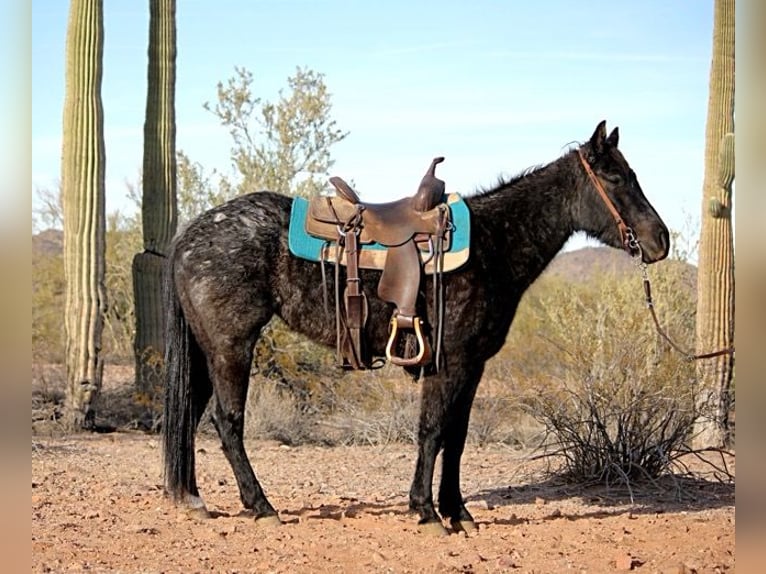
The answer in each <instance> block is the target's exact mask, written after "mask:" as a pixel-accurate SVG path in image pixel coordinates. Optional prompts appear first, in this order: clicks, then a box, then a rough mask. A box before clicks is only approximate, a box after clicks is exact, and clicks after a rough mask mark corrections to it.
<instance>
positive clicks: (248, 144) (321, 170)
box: [205, 68, 348, 197]
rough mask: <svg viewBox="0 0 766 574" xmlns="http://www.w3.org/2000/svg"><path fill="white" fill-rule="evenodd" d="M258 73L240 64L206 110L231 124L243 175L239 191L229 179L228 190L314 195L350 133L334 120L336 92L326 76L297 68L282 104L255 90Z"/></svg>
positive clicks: (234, 158)
mask: <svg viewBox="0 0 766 574" xmlns="http://www.w3.org/2000/svg"><path fill="white" fill-rule="evenodd" d="M252 84H253V75H252V73H251V72H249V71H248V70H247V69H245V68H235V75H234V77H232V78H230V79H229V80H228V81H227V82H226V83H225V84H224V83H219V84H218V101H217V103H216V104H215V105H212V104H210V103H209V102H207V103H206V104H205V108H206V109H207V110H209V111H210V112H212V113H213V114H214V115H215V116H216V117H217V118H218V119H219V120H220V122H221V124H222V125H223V126H225V127H226V128H228V130H229V133H230V134H231V137H232V140H233V142H234V145H233V147H232V150H231V158H232V162H233V163H234V166H235V167H236V169H237V172H238V175H239V182H238V183H237V184H236V185H235V186H233V187H235V188H236V189H226V188H227V187H232V184H231V183H230V182H229V181H228V180H226V179H225V178H224V179H222V181H221V184H222V185H221V187H222V191H223V192H224V193H225V194H228V195H232V194H237V193H246V192H249V191H256V190H260V189H268V190H271V191H278V192H281V193H287V194H290V195H301V196H304V197H305V196H309V195H311V194H313V193H316V192H317V191H318V190H320V189H322V188H323V187H324V186H325V185H326V184H325V181H326V179H325V176H327V175H328V174H329V170H330V168H331V167H332V165H333V163H334V160H333V159H332V157H331V155H330V148H331V147H332V146H333V145H334V144H336V143H338V142H340V141H342V140H343V139H344V138H345V137H346V136H347V135H348V132H344V131H342V130H340V129H339V128H338V127H337V124H336V122H335V120H333V119H332V117H331V115H330V112H331V110H332V103H331V95H330V92H329V91H328V89H327V85H326V84H325V82H324V76H323V75H322V74H320V73H317V72H314V71H312V70H309V69H303V68H297V69H296V71H295V74H294V75H293V76H291V77H289V78H288V79H287V86H288V90H287V91H286V92H285V90H280V92H279V98H278V101H277V102H276V103H272V102H269V101H263V100H262V99H261V98H259V97H256V96H255V95H254V94H253V91H252Z"/></svg>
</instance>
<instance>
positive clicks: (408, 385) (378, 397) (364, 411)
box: [324, 365, 420, 445]
mask: <svg viewBox="0 0 766 574" xmlns="http://www.w3.org/2000/svg"><path fill="white" fill-rule="evenodd" d="M327 390H328V395H327V404H328V407H329V408H328V416H327V418H326V419H325V422H324V426H325V428H326V429H327V430H326V434H327V436H328V437H331V438H332V440H333V441H334V442H337V443H341V444H346V445H350V444H367V445H385V444H390V443H396V442H405V443H414V442H416V441H417V432H418V431H417V428H418V427H417V425H418V413H419V405H420V386H419V385H418V384H417V383H416V382H414V381H413V380H412V378H411V377H410V376H409V375H406V374H404V373H403V371H401V369H399V368H398V367H393V366H391V365H387V366H385V367H384V368H382V369H380V370H375V371H366V372H356V373H347V374H346V375H345V376H343V377H342V378H339V379H337V380H335V381H334V384H333V385H332V386H328V388H327Z"/></svg>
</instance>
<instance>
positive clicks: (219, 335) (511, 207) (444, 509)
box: [163, 122, 669, 533]
mask: <svg viewBox="0 0 766 574" xmlns="http://www.w3.org/2000/svg"><path fill="white" fill-rule="evenodd" d="M618 138H619V135H618V131H617V129H614V130H613V131H612V132H611V133H610V134H609V135H608V136H607V133H606V124H605V122H601V123H600V124H599V125H598V127H597V128H596V130H595V132H594V133H593V135H592V136H591V138H590V140H588V141H587V142H586V143H584V144H582V145H580V146H579V147H575V148H572V149H570V150H568V151H567V152H566V153H564V155H562V156H561V157H559V158H558V159H557V160H555V161H553V162H552V163H549V164H547V165H544V166H542V167H537V168H535V169H531V170H528V171H526V172H524V173H522V174H521V175H519V176H516V177H514V178H512V179H510V180H509V181H501V182H500V183H498V184H497V185H496V186H495V187H494V188H493V189H490V190H485V191H481V192H478V193H477V194H476V195H472V196H469V197H467V198H466V202H467V204H468V208H469V210H470V213H471V256H470V258H469V260H468V262H467V263H466V264H464V265H463V266H462V267H461V268H460V269H459V270H457V271H453V272H451V273H447V274H445V275H444V276H443V279H442V280H443V288H444V298H445V311H444V321H443V325H442V328H443V346H442V365H441V368H440V369H439V370H438V371H436V370H435V369H426V371H425V374H424V376H423V377H422V381H421V384H422V396H421V406H420V420H419V430H418V458H417V464H416V467H415V476H414V478H413V481H412V486H411V488H410V492H409V505H410V508H411V509H412V510H413V511H414V512H416V513H418V514H419V517H420V524H421V525H423V526H424V527H425V529H426V530H433V531H434V532H441V533H444V532H446V529H445V528H444V526H443V525H442V519H441V517H440V515H439V514H437V511H436V508H435V506H434V500H433V495H432V481H433V475H434V465H435V461H436V456H437V453H438V452H439V450H441V451H442V453H443V455H442V458H443V460H442V465H443V467H442V474H441V483H440V485H439V495H438V503H439V512H440V514H441V516H442V517H444V518H445V519H448V520H449V522H450V525H451V527H452V528H453V529H454V530H456V531H457V530H465V531H468V532H470V531H472V530H474V529H475V528H476V527H475V523H474V520H473V517H472V516H471V515H470V513H469V512H468V511H467V510H466V507H465V505H464V504H463V497H462V494H461V492H460V458H461V456H462V453H463V448H464V446H465V440H466V432H467V428H468V418H469V414H470V410H471V404H472V402H473V399H474V395H475V393H476V388H477V386H478V384H479V380H480V379H481V376H482V372H483V370H484V364H485V362H486V361H487V360H488V359H489V358H490V357H492V356H493V355H494V354H495V353H497V352H498V350H500V348H501V347H502V345H503V343H504V342H505V339H506V335H507V333H508V330H509V328H510V326H511V321H512V320H513V316H514V314H515V312H516V307H517V306H518V304H519V300H520V299H521V296H522V294H523V293H524V291H525V290H526V289H527V287H529V285H530V284H531V283H532V282H533V281H534V280H535V279H536V278H537V277H538V276H539V275H540V273H542V271H543V270H544V269H545V267H546V265H548V263H550V261H551V260H552V259H553V257H554V256H555V255H556V254H557V253H558V252H559V250H560V249H561V248H562V246H563V245H564V243H565V242H566V241H567V239H568V238H569V237H570V236H571V235H572V234H573V233H575V232H577V231H584V232H585V233H586V234H587V235H589V236H591V237H594V238H597V239H599V240H600V241H601V242H603V243H605V244H606V245H609V246H612V247H615V248H618V249H626V250H628V251H629V252H631V254H632V255H639V256H640V257H642V258H643V261H644V262H646V263H652V262H655V261H659V260H661V259H663V258H664V257H666V256H667V253H668V247H669V245H668V244H669V238H668V230H667V228H666V227H665V225H664V224H663V222H662V220H661V219H660V217H659V216H658V215H657V213H656V212H655V210H654V208H653V207H652V206H651V205H650V203H649V201H647V199H646V197H644V194H643V192H642V190H641V186H640V185H639V183H638V180H637V179H636V175H635V173H634V172H633V170H632V169H631V168H630V166H629V165H628V162H627V161H626V160H625V158H624V157H623V155H622V153H621V152H620V151H619V150H618V149H617V142H618ZM599 188H600V189H599ZM291 205H292V199H291V198H289V197H286V196H284V195H280V194H277V193H271V192H266V191H264V192H258V193H251V194H248V195H243V196H240V197H237V198H235V199H233V200H231V201H229V202H228V203H225V204H223V205H221V206H218V207H216V208H214V209H211V210H209V211H207V212H206V213H203V214H202V215H200V216H199V217H198V218H197V219H195V220H194V221H192V222H191V223H190V224H189V225H188V227H186V229H184V230H183V232H181V233H180V234H179V235H178V237H177V238H176V239H175V242H174V245H173V247H172V250H171V252H170V254H169V257H168V260H167V265H168V267H167V273H166V285H165V303H166V306H167V323H166V330H167V333H166V337H167V339H166V371H167V380H166V396H165V413H164V417H165V418H164V424H163V441H164V445H163V446H164V471H165V488H166V492H167V493H168V494H169V495H170V496H172V497H173V498H174V499H175V500H176V501H177V502H178V503H179V504H182V505H183V506H185V507H186V508H187V509H188V510H189V512H191V513H193V514H198V515H200V516H205V515H207V511H206V509H205V505H204V502H203V501H202V498H201V497H200V495H199V491H198V489H197V482H196V477H195V461H194V451H195V447H194V435H195V432H196V428H197V425H198V423H199V420H200V418H201V416H202V413H203V411H204V410H205V407H206V405H207V403H208V401H209V400H210V398H211V397H214V400H215V403H214V406H215V408H214V414H213V420H214V424H215V427H216V429H217V431H218V434H219V435H220V438H221V441H222V443H223V450H224V453H225V455H226V458H227V459H228V461H229V463H230V464H231V467H232V469H233V471H234V475H235V477H236V480H237V484H238V486H239V491H240V498H241V500H242V504H243V505H244V506H245V507H246V508H248V509H251V510H252V512H253V514H254V516H255V518H256V520H258V521H259V522H260V523H266V524H268V523H278V522H279V519H278V517H277V512H276V510H275V509H274V507H272V506H271V504H270V503H269V501H268V500H267V498H266V496H265V494H264V492H263V490H262V489H261V485H260V484H259V482H258V480H257V478H256V477H255V473H254V472H253V469H252V467H251V465H250V462H249V460H248V456H247V453H246V452H245V447H244V445H243V442H242V436H243V427H244V416H245V400H246V397H247V389H248V382H249V374H250V368H251V362H252V360H253V347H254V345H255V342H256V340H257V339H258V337H259V334H260V332H261V329H263V327H264V325H266V323H268V321H269V319H271V318H272V317H273V316H274V315H277V316H279V317H281V318H282V319H283V320H284V321H285V323H286V324H287V325H288V326H289V327H290V328H291V329H293V330H295V331H297V332H300V333H303V334H304V335H306V336H307V337H309V338H311V339H312V340H314V341H317V342H320V343H324V344H327V345H330V346H332V345H334V344H335V337H336V330H335V324H334V320H332V321H328V320H327V319H326V318H325V316H324V315H323V313H317V308H318V307H321V301H322V299H323V286H322V281H323V278H322V272H321V269H320V264H319V263H315V262H311V261H307V260H304V259H300V258H297V257H295V256H293V255H292V254H291V253H290V251H289V250H288V222H289V219H290V210H291ZM626 235H627V236H626ZM361 274H362V285H363V286H364V291H365V293H366V296H367V300H368V302H369V318H368V327H367V337H368V344H369V346H370V349H371V351H372V354H373V355H375V356H383V354H384V350H385V346H386V342H387V338H388V323H389V318H390V317H391V313H392V305H390V304H389V303H385V302H383V301H381V300H380V299H379V298H378V296H377V294H376V292H375V286H376V285H377V282H378V278H379V275H380V273H379V272H377V271H371V270H361ZM332 275H333V274H332V273H328V274H327V277H326V280H327V281H329V282H330V283H331V286H330V289H332V288H333V287H332V282H333V281H334V278H333V277H332ZM421 288H422V290H423V295H422V296H423V297H424V298H426V299H429V300H430V298H431V291H432V290H431V279H430V278H428V279H427V280H426V281H425V282H424V284H423V285H421ZM429 308H430V306H429Z"/></svg>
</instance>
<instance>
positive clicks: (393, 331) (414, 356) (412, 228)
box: [306, 157, 451, 369]
mask: <svg viewBox="0 0 766 574" xmlns="http://www.w3.org/2000/svg"><path fill="white" fill-rule="evenodd" d="M442 161H444V158H443V157H437V158H434V160H433V161H432V162H431V165H430V167H429V168H428V171H427V172H426V174H425V176H424V177H423V179H422V181H421V182H420V186H419V187H418V190H417V193H415V195H414V196H412V197H406V198H403V199H399V200H397V201H392V202H390V203H379V204H373V203H364V202H362V201H361V200H360V199H359V196H358V195H357V193H356V192H355V191H354V190H353V189H352V188H351V187H350V186H349V185H348V184H347V183H346V182H345V181H343V180H342V179H341V178H339V177H332V178H330V183H332V185H333V186H334V187H335V189H336V190H337V195H336V196H320V197H314V198H312V199H311V200H310V204H309V210H308V214H307V217H306V231H307V233H308V234H309V235H313V236H315V237H319V238H322V239H324V240H325V241H326V242H327V246H328V248H329V247H330V245H334V246H335V249H336V250H337V251H336V254H335V255H336V256H335V261H336V262H337V263H336V266H335V278H336V281H335V289H336V292H335V305H336V310H335V317H336V331H337V349H336V350H337V357H338V363H339V365H340V366H342V367H345V368H353V369H362V368H368V367H370V366H371V363H370V358H369V356H368V352H367V349H366V345H365V344H364V337H363V330H364V326H365V324H366V322H367V314H368V307H367V299H366V297H365V295H364V292H363V291H362V289H361V286H360V277H359V253H360V251H361V249H362V245H364V244H371V243H378V244H380V245H381V246H384V247H386V256H385V264H384V266H383V274H382V275H381V277H380V281H379V282H378V296H379V297H380V298H381V299H382V300H384V301H386V302H389V303H393V304H394V305H395V306H396V309H395V310H394V312H393V314H392V317H391V320H390V323H389V338H388V342H387V344H386V358H387V359H388V360H389V361H391V362H392V363H394V364H395V365H400V366H422V365H426V364H428V363H429V362H430V361H431V358H432V350H431V345H430V343H429V341H428V338H427V337H425V336H424V333H423V320H422V319H421V318H420V317H418V315H417V311H416V304H417V299H418V292H419V289H420V280H421V276H422V274H423V272H424V271H423V267H424V265H425V264H426V263H428V262H429V261H430V260H431V259H432V258H435V262H434V276H435V279H434V304H435V305H436V306H437V312H436V315H437V316H440V315H441V306H442V304H443V302H442V299H441V290H440V275H441V267H440V259H441V258H443V254H444V250H445V246H446V245H448V242H449V231H450V228H451V217H450V208H449V207H448V205H447V203H446V202H445V194H444V182H443V181H442V180H440V179H438V178H437V177H436V174H435V171H436V166H437V164H439V163H441V162H442ZM343 258H345V262H346V287H345V291H344V296H343V308H344V310H345V322H344V321H343V318H342V316H341V304H340V302H341V298H340V293H339V288H340V287H339V273H338V270H339V267H340V265H339V263H340V262H341V260H342V259H343ZM323 261H324V257H323ZM323 265H324V263H323ZM436 331H437V359H438V355H439V344H440V340H439V339H440V337H439V335H440V329H437V330H436ZM405 332H410V333H414V336H415V348H414V349H409V351H410V352H409V353H405V354H407V355H409V356H403V355H399V354H397V352H398V347H399V346H400V345H399V342H400V335H401V334H402V333H405ZM406 346H407V345H405V347H406ZM437 362H438V361H437ZM437 367H438V365H437Z"/></svg>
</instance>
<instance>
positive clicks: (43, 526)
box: [32, 432, 735, 574]
mask: <svg viewBox="0 0 766 574" xmlns="http://www.w3.org/2000/svg"><path fill="white" fill-rule="evenodd" d="M247 447H248V451H249V452H250V454H251V458H252V459H253V462H254V466H255V469H256V473H257V474H258V475H259V478H260V480H261V483H262V484H263V486H264V489H265V491H266V493H267V495H268V496H269V499H270V500H271V502H272V504H273V505H274V506H275V507H276V508H277V509H278V510H279V512H280V518H281V519H282V521H283V523H284V524H283V525H282V526H279V527H272V528H265V527H258V526H257V525H256V523H255V522H254V521H253V519H252V517H250V516H248V514H247V513H245V512H243V511H242V507H241V504H240V501H239V495H238V491H237V487H236V483H235V481H234V477H233V474H232V472H231V469H230V468H229V466H228V464H227V462H226V460H225V458H224V456H223V454H222V452H221V449H220V447H219V443H218V441H217V439H214V438H213V437H210V436H204V437H200V439H199V441H198V451H199V452H198V456H197V464H198V481H199V484H200V490H201V492H202V494H203V496H204V497H205V499H206V502H207V504H208V508H209V509H210V510H211V511H212V512H213V516H214V517H213V518H212V519H208V520H202V521H200V520H198V519H194V518H190V517H188V516H186V515H185V514H184V513H181V512H178V511H177V510H176V508H175V507H174V506H173V505H172V504H171V503H170V502H169V501H168V500H166V499H165V498H164V497H163V494H162V488H161V481H162V477H161V467H160V449H159V439H158V436H156V435H151V434H144V433H139V432H115V433H110V434H89V435H78V436H65V437H57V438H56V437H41V436H35V437H33V440H32V571H33V572H73V571H74V572H79V571H82V572H187V573H188V572H226V573H244V572H298V573H300V572H336V573H344V572H434V573H436V572H439V573H442V572H520V573H532V572H536V573H543V572H546V573H547V572H577V573H580V572H615V571H617V572H619V571H629V570H635V571H637V572H645V573H647V574H648V573H654V572H660V573H671V572H672V573H687V574H688V573H692V572H697V573H703V572H704V573H707V572H711V573H720V572H734V570H735V556H734V530H735V513H734V487H733V485H730V484H722V483H721V482H719V481H717V480H715V479H714V478H713V477H711V476H706V475H705V473H704V472H703V471H704V470H705V469H709V467H707V466H704V467H702V466H701V467H699V470H700V474H698V475H696V478H688V477H687V478H683V479H681V478H676V479H673V480H668V481H665V482H663V483H662V484H655V485H653V486H651V487H642V488H641V489H637V490H634V491H633V492H632V494H633V496H634V500H633V502H632V503H631V501H630V494H631V493H630V492H628V491H627V490H626V489H625V488H624V487H620V488H616V489H611V490H606V489H604V488H603V487H599V488H593V487H591V488H583V487H572V486H564V485H562V484H559V483H557V481H556V480H554V479H550V478H546V476H547V475H546V474H545V472H544V471H545V468H544V466H543V464H544V463H543V462H541V461H530V459H529V456H528V453H525V452H522V451H518V450H513V449H511V448H509V447H504V446H500V445H496V446H489V447H478V446H472V445H468V446H467V447H466V453H465V455H464V464H463V472H462V484H463V493H464V495H465V497H466V499H467V505H468V507H469V509H470V510H471V512H472V514H473V515H474V517H475V519H476V521H477V523H478V526H479V531H478V533H475V534H472V535H471V536H469V537H466V536H465V534H451V535H450V536H446V537H434V536H432V535H428V534H425V533H422V532H420V531H419V530H418V528H417V520H416V517H415V516H413V515H411V514H409V513H408V511H407V492H408V489H409V485H410V479H411V476H412V472H413V469H414V459H415V447H414V446H411V445H396V446H385V447H332V448H330V447H319V446H301V447H287V446H284V445H280V444H277V443H274V442H252V443H248V445H247ZM728 464H729V465H730V467H729V469H730V470H732V471H733V466H734V461H733V460H729V461H728ZM692 468H696V467H694V466H693V467H692ZM437 480H438V477H437Z"/></svg>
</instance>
